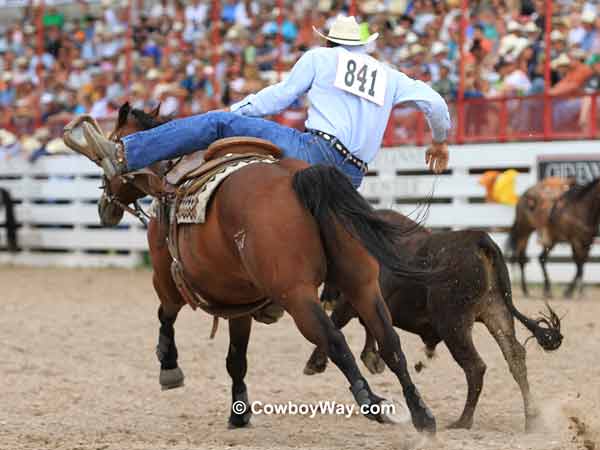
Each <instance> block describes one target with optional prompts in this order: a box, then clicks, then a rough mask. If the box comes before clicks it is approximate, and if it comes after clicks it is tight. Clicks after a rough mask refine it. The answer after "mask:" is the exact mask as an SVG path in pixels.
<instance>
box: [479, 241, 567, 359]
mask: <svg viewBox="0 0 600 450" xmlns="http://www.w3.org/2000/svg"><path fill="white" fill-rule="evenodd" d="M479 245H480V248H482V249H483V250H484V251H485V252H486V254H487V255H488V256H489V257H490V258H491V260H492V263H493V267H494V268H495V273H496V276H497V283H498V289H499V290H500V292H501V294H502V295H503V297H504V302H505V303H506V306H507V307H508V309H509V311H510V312H511V313H512V315H513V316H514V317H516V318H517V320H518V321H519V322H521V323H522V324H523V325H524V326H525V328H527V329H528V330H529V331H531V333H532V334H533V336H534V337H535V339H536V340H537V342H538V344H539V345H540V346H541V347H542V348H543V349H544V350H556V349H557V348H559V347H560V345H561V343H562V339H563V336H562V334H561V333H560V318H559V317H558V316H557V315H556V313H555V312H554V310H553V309H552V308H550V305H548V303H546V308H548V314H544V313H540V314H541V317H539V318H537V319H530V318H529V317H527V316H525V315H524V314H521V313H520V312H519V310H517V308H515V305H514V303H513V300H512V289H511V285H510V277H509V275H508V269H507V267H506V263H505V262H504V259H503V258H502V252H501V251H500V248H499V247H498V246H497V245H496V243H495V242H494V241H493V240H492V238H490V236H489V235H488V234H487V233H486V234H485V235H484V236H483V237H482V239H481V241H480V242H479Z"/></svg>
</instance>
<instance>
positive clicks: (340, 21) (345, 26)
mask: <svg viewBox="0 0 600 450" xmlns="http://www.w3.org/2000/svg"><path fill="white" fill-rule="evenodd" d="M313 30H315V32H316V33H317V34H318V35H319V36H321V37H322V38H324V39H327V40H328V41H331V42H335V43H336V44H340V45H367V44H369V43H370V42H373V41H374V40H375V39H377V37H379V33H374V34H372V35H370V36H369V37H368V38H367V39H365V40H363V39H361V37H360V34H361V33H360V25H359V24H358V23H357V22H356V19H355V18H354V16H348V17H346V16H342V15H339V16H337V18H336V19H335V22H333V25H331V28H330V30H329V33H327V36H325V35H324V34H323V33H321V32H320V31H319V30H317V29H316V28H315V27H313Z"/></svg>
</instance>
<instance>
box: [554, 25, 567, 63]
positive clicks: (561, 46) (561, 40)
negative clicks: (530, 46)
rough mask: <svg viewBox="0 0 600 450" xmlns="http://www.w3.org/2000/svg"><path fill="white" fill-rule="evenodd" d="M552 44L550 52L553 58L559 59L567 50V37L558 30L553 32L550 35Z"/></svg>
mask: <svg viewBox="0 0 600 450" xmlns="http://www.w3.org/2000/svg"><path fill="white" fill-rule="evenodd" d="M550 43H551V46H552V48H551V50H550V55H551V57H552V58H558V56H560V55H561V54H562V53H564V52H565V51H566V50H567V42H566V39H565V35H564V34H562V33H561V32H560V31H558V30H553V31H552V32H551V33H550Z"/></svg>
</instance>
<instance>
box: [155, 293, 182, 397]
mask: <svg viewBox="0 0 600 450" xmlns="http://www.w3.org/2000/svg"><path fill="white" fill-rule="evenodd" d="M173 306H174V307H172V308H169V307H167V308H165V305H164V304H162V305H161V306H159V308H158V320H159V321H160V329H159V334H158V345H157V346H156V357H157V358H158V362H159V363H160V375H159V377H158V381H159V383H160V386H161V388H162V390H163V391H166V390H168V389H175V388H178V387H181V386H183V380H184V378H185V377H184V375H183V371H182V370H181V368H180V367H179V365H178V364H177V357H178V353H177V346H176V345H175V328H174V326H173V325H174V324H175V320H177V314H178V312H179V310H180V309H181V306H182V305H173Z"/></svg>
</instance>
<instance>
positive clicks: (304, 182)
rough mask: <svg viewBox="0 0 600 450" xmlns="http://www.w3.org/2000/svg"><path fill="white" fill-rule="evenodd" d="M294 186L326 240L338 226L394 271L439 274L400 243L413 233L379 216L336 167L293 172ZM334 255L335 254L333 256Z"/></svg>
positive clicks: (426, 277) (421, 276)
mask: <svg viewBox="0 0 600 450" xmlns="http://www.w3.org/2000/svg"><path fill="white" fill-rule="evenodd" d="M292 186H293V189H294V191H295V192H296V195H297V196H298V199H299V200H300V202H301V203H302V204H303V205H304V207H305V208H306V209H307V210H308V211H309V212H310V213H311V214H312V216H313V217H314V218H315V219H316V221H317V223H318V225H319V229H320V231H321V235H322V237H323V240H324V241H325V242H326V243H331V242H335V241H336V240H337V239H338V237H337V235H336V230H337V225H338V224H339V225H341V226H342V227H343V228H344V229H345V230H346V231H347V232H348V233H349V234H350V235H351V236H352V237H353V238H355V239H357V240H358V241H359V242H361V243H362V245H364V247H365V248H366V249H367V251H368V252H369V253H370V254H371V255H372V256H373V257H374V258H375V259H377V261H378V262H379V263H380V264H381V265H383V266H385V267H387V268H388V269H389V270H390V271H392V272H393V273H394V274H396V275H398V276H402V277H408V278H411V279H413V280H418V281H421V282H431V281H433V280H434V279H435V277H436V276H439V275H440V272H439V271H438V270H436V271H433V270H431V269H430V268H429V267H428V266H429V264H428V263H427V262H426V261H424V260H418V259H416V258H415V257H414V256H411V255H409V254H408V252H405V251H404V250H403V249H401V248H399V246H398V245H394V244H395V242H396V240H397V239H398V238H399V237H401V236H406V234H409V233H410V232H412V229H410V230H408V231H407V229H406V228H405V227H402V226H399V225H395V224H393V223H390V222H388V221H386V220H384V219H382V218H381V217H379V216H378V215H377V213H376V211H375V210H374V209H373V207H372V206H371V205H370V204H369V203H368V202H367V201H366V200H365V199H364V198H363V197H362V196H361V195H360V194H359V193H358V191H356V189H354V187H353V186H352V184H351V183H350V181H349V180H348V178H347V177H346V176H345V175H344V174H343V173H342V172H340V171H339V170H338V169H336V168H335V167H330V166H323V165H315V166H311V167H309V168H307V169H304V170H301V171H299V172H296V174H294V177H293V180H292ZM331 256H332V257H335V255H331Z"/></svg>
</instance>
